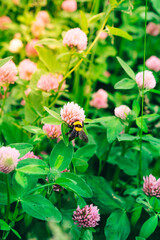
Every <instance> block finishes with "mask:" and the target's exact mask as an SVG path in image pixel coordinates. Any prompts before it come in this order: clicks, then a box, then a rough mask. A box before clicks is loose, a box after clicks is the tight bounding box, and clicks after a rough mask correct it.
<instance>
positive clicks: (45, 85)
mask: <svg viewBox="0 0 160 240" xmlns="http://www.w3.org/2000/svg"><path fill="white" fill-rule="evenodd" d="M62 79H63V76H62V75H59V74H54V75H53V74H52V73H49V74H48V75H42V76H41V78H40V79H39V81H38V84H37V87H38V88H40V89H41V90H43V91H46V92H50V91H51V90H54V91H55V92H57V91H58V87H59V83H60V82H61V81H62ZM64 84H65V83H63V85H62V88H61V90H64V88H65V86H64Z"/></svg>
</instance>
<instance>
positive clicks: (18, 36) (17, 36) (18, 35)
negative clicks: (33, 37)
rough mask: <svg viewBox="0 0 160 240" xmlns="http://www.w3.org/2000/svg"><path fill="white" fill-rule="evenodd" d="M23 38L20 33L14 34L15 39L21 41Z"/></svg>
mask: <svg viewBox="0 0 160 240" xmlns="http://www.w3.org/2000/svg"><path fill="white" fill-rule="evenodd" d="M21 37H22V35H21V34H20V33H15V34H14V38H17V39H20V38H21Z"/></svg>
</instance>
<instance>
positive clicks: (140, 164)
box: [138, 0, 147, 186]
mask: <svg viewBox="0 0 160 240" xmlns="http://www.w3.org/2000/svg"><path fill="white" fill-rule="evenodd" d="M146 26H147V0H146V7H145V35H144V54H143V87H142V102H141V105H142V106H141V131H140V154H139V174H138V180H139V186H140V184H141V180H142V137H143V129H142V127H143V108H144V72H145V60H146Z"/></svg>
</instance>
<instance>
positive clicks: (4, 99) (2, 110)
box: [1, 86, 8, 116]
mask: <svg viewBox="0 0 160 240" xmlns="http://www.w3.org/2000/svg"><path fill="white" fill-rule="evenodd" d="M7 92H8V86H7V88H6V91H5V93H4V98H3V102H2V106H1V116H3V113H4V106H5V102H6V98H7Z"/></svg>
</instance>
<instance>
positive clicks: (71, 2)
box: [62, 0, 77, 12]
mask: <svg viewBox="0 0 160 240" xmlns="http://www.w3.org/2000/svg"><path fill="white" fill-rule="evenodd" d="M62 9H63V10H64V11H66V12H74V11H76V10H77V2H76V1H75V0H65V1H63V3H62Z"/></svg>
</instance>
